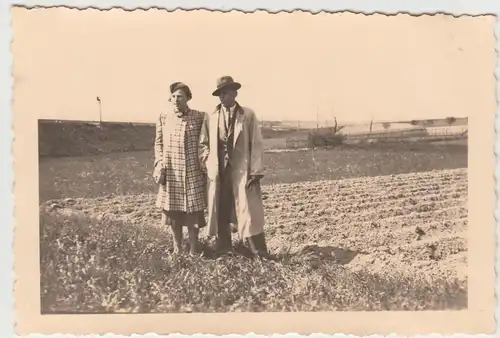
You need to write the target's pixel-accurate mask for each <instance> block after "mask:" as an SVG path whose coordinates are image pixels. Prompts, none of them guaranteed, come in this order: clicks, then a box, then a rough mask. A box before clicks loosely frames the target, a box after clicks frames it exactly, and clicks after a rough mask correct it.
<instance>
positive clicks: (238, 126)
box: [233, 103, 245, 147]
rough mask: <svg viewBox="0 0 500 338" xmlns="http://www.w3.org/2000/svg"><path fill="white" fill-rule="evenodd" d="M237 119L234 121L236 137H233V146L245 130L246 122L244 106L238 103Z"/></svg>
mask: <svg viewBox="0 0 500 338" xmlns="http://www.w3.org/2000/svg"><path fill="white" fill-rule="evenodd" d="M235 113H236V120H235V121H234V139H233V147H236V142H237V141H238V137H239V136H240V134H241V131H242V130H243V125H244V123H245V111H244V110H243V108H242V107H241V106H240V105H239V104H238V103H237V104H236V111H235Z"/></svg>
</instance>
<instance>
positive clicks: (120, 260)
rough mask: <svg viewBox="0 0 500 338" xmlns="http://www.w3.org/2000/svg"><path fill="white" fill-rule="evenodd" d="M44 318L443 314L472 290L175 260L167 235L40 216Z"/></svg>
mask: <svg viewBox="0 0 500 338" xmlns="http://www.w3.org/2000/svg"><path fill="white" fill-rule="evenodd" d="M40 230H41V233H40V246H41V248H40V253H41V254H40V263H41V303H42V313H44V314H46V313H57V312H59V313H61V312H65V313H68V312H78V313H81V312H96V313H103V312H179V311H182V312H225V311H327V310H340V311H345V310H349V311H355V310H441V309H463V308H466V307H467V283H466V281H458V280H446V279H428V278H426V277H424V276H412V277H408V276H403V275H401V276H399V275H394V274H393V273H392V274H390V275H389V274H371V273H368V272H364V271H361V272H353V271H349V270H348V269H346V268H344V267H342V266H341V265H338V264H336V263H334V262H331V261H328V260H321V259H318V260H304V259H303V257H300V256H293V257H290V256H288V257H287V256H282V257H281V259H280V261H278V262H262V261H259V260H251V259H248V258H245V257H243V256H236V257H232V258H226V257H225V258H223V259H209V258H202V257H183V256H181V257H175V256H172V255H171V254H170V253H169V248H170V247H171V238H170V235H169V233H168V232H167V231H165V230H164V229H161V228H156V227H153V226H137V225H136V226H133V225H131V224H129V223H123V222H120V221H111V220H105V219H103V220H98V219H96V218H92V217H89V216H86V215H83V214H74V215H72V216H64V215H62V214H56V213H47V212H45V211H42V212H41V215H40Z"/></svg>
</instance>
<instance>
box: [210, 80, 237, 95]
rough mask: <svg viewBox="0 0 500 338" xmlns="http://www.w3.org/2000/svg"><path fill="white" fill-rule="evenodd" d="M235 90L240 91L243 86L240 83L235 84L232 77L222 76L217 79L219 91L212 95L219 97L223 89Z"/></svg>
mask: <svg viewBox="0 0 500 338" xmlns="http://www.w3.org/2000/svg"><path fill="white" fill-rule="evenodd" d="M229 88H231V89H235V90H238V89H240V88H241V84H239V83H238V82H234V80H233V78H232V77H231V76H222V77H220V78H218V79H217V89H216V90H215V91H214V92H213V93H212V95H213V96H219V94H220V92H221V91H222V90H223V89H229Z"/></svg>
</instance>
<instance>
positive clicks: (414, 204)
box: [41, 169, 467, 281]
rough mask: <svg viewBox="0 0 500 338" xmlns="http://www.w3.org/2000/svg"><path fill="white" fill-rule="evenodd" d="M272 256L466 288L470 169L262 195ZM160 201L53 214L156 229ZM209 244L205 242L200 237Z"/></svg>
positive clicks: (150, 198)
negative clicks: (458, 283) (328, 262)
mask: <svg viewBox="0 0 500 338" xmlns="http://www.w3.org/2000/svg"><path fill="white" fill-rule="evenodd" d="M263 197H264V203H265V213H266V222H267V225H266V233H267V236H268V241H269V248H270V250H271V251H272V252H274V253H277V254H281V255H283V256H287V255H288V256H294V255H301V256H304V257H306V259H308V260H311V261H314V260H316V259H321V260H324V259H331V260H333V261H336V262H338V263H339V264H342V265H344V266H346V267H348V268H349V269H352V270H359V269H365V270H366V269H367V270H369V271H371V272H379V271H381V270H384V271H385V272H388V271H395V272H399V273H402V274H409V275H413V274H419V275H421V274H424V275H429V277H441V278H442V277H444V278H446V279H448V278H450V279H459V280H463V281H465V280H466V276H467V272H466V267H467V241H466V238H467V237H466V232H467V169H449V170H434V171H427V172H420V173H409V174H399V175H386V176H375V177H363V178H352V179H344V180H318V181H310V182H297V183H290V184H286V183H283V184H271V185H265V186H264V187H263ZM154 198H155V195H154V194H139V195H124V196H104V197H97V198H66V199H54V200H48V201H46V202H44V203H43V204H42V206H41V208H42V209H44V211H46V212H48V213H57V214H64V215H67V216H71V215H72V214H78V213H81V214H85V215H87V216H91V217H92V218H96V219H99V220H101V221H102V220H120V221H123V222H126V223H130V224H135V225H136V226H138V227H142V226H149V225H157V224H158V222H159V217H160V215H159V212H158V210H156V209H155V208H154ZM202 236H203V234H202Z"/></svg>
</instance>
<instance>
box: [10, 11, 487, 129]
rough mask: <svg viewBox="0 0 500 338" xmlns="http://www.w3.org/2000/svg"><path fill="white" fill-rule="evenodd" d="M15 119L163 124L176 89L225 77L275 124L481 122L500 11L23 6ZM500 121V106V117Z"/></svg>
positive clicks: (197, 97)
mask: <svg viewBox="0 0 500 338" xmlns="http://www.w3.org/2000/svg"><path fill="white" fill-rule="evenodd" d="M12 14H13V33H14V40H13V43H12V51H13V57H14V69H13V78H14V114H16V116H23V115H25V116H27V115H29V114H38V116H39V117H40V118H47V119H69V120H94V121H95V120H98V119H99V108H98V104H97V101H96V97H97V96H99V97H100V98H101V102H102V118H103V120H104V121H123V122H154V121H155V120H156V119H157V117H158V115H159V114H160V113H161V112H162V111H164V110H166V109H169V103H168V101H167V99H168V95H169V92H168V87H169V85H170V84H171V83H172V82H175V81H182V82H185V83H186V84H188V85H189V86H190V87H191V90H192V92H193V99H192V100H191V101H190V103H189V104H190V106H191V108H193V109H197V110H202V111H206V112H209V111H212V110H213V109H214V107H215V105H216V104H218V102H219V101H218V98H217V97H213V96H212V95H211V93H212V91H213V90H214V89H215V84H216V79H217V78H218V77H219V76H222V75H231V76H232V77H233V78H234V79H235V80H236V81H238V82H240V83H241V84H242V88H241V90H240V92H239V96H238V101H239V102H240V104H241V105H243V106H247V107H249V108H252V109H253V110H254V111H255V112H256V114H257V117H258V118H259V119H261V120H315V119H316V114H317V112H318V115H319V118H320V120H326V119H332V118H333V117H334V116H335V117H336V118H337V120H338V121H339V122H365V121H367V120H370V119H372V118H374V119H375V120H410V119H418V118H422V119H424V118H441V117H446V116H455V117H470V116H471V114H474V112H475V111H476V110H477V107H480V106H483V107H485V106H489V105H485V104H484V102H486V101H488V102H490V101H491V100H495V92H494V90H495V78H494V73H493V72H494V67H495V62H496V55H495V49H494V47H495V38H494V31H493V29H494V23H495V18H494V17H493V16H484V17H459V18H454V17H452V16H445V15H435V16H419V17H411V16H409V15H406V14H400V15H397V16H384V15H370V16H366V15H364V14H352V13H347V12H346V13H339V14H327V13H321V14H316V15H312V14H309V13H303V12H294V13H292V14H289V13H280V14H268V13H266V12H257V13H252V14H245V13H239V12H234V11H233V12H230V13H221V12H209V11H204V10H200V11H188V12H183V11H180V10H178V11H175V12H167V11H164V10H148V11H143V10H137V11H132V12H130V11H123V10H121V9H113V10H110V11H99V10H94V9H88V10H84V11H82V10H76V9H66V8H51V9H33V10H27V9H22V8H15V9H13V13H12ZM491 113H492V114H494V113H495V112H494V111H492V112H491Z"/></svg>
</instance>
